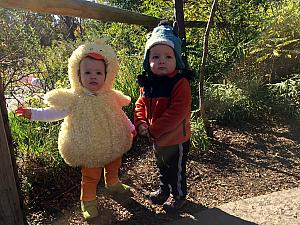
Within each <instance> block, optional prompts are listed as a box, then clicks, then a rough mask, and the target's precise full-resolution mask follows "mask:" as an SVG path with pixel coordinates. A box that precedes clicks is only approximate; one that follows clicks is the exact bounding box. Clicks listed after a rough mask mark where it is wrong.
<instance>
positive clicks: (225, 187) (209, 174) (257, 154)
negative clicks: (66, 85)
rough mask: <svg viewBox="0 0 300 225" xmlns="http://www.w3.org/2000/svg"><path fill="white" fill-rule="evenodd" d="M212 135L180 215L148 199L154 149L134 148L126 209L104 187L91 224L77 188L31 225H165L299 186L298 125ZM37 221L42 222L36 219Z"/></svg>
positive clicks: (126, 175)
mask: <svg viewBox="0 0 300 225" xmlns="http://www.w3.org/2000/svg"><path fill="white" fill-rule="evenodd" d="M214 130H215V132H214V139H213V140H211V146H210V148H209V149H208V150H206V151H201V150H199V151H197V152H196V151H194V152H191V154H190V156H189V158H190V159H189V163H188V170H187V174H188V189H189V194H188V203H187V205H186V207H185V208H184V209H183V210H182V211H181V212H180V213H179V214H177V215H166V214H165V213H164V212H163V210H162V208H161V207H159V206H154V205H151V204H149V202H148V201H147V200H146V197H145V196H146V195H147V193H149V192H150V191H152V190H155V189H156V187H157V184H158V176H157V171H156V168H155V160H154V156H153V152H152V150H151V148H150V147H149V148H142V147H141V146H139V145H138V144H137V143H136V146H135V150H133V151H131V152H130V153H129V154H128V155H127V157H126V159H125V161H124V167H123V170H122V171H121V178H122V180H123V181H124V182H125V183H127V184H129V185H131V186H132V187H133V188H134V197H133V199H132V201H131V202H129V203H127V204H125V205H124V204H122V203H120V201H118V200H117V201H116V200H113V199H112V198H111V197H110V196H109V195H108V194H106V193H105V190H104V188H103V184H100V185H99V190H98V196H99V198H98V201H99V209H100V216H99V218H96V219H95V220H94V221H91V222H89V223H88V222H86V221H84V219H83V218H82V217H81V215H80V210H79V203H78V199H77V198H78V196H79V186H74V187H73V189H72V190H70V191H66V193H64V194H60V196H59V198H56V201H55V202H53V203H51V204H52V205H55V207H54V208H55V210H53V207H52V209H51V210H52V211H54V212H51V210H49V208H44V212H43V213H41V212H37V211H34V210H32V211H31V214H30V216H31V221H32V224H54V225H60V224H61V225H66V224H98V225H100V224H103V225H104V224H105V225H110V224H126V225H133V224H136V225H137V224H149V225H154V224H162V223H165V222H170V221H174V220H177V219H179V218H183V217H190V216H191V214H192V213H195V212H197V211H200V210H203V209H206V208H211V207H215V206H217V205H220V204H223V203H227V202H232V201H236V200H240V199H245V198H249V197H254V196H259V195H263V194H267V193H272V192H275V191H279V190H287V189H291V188H294V187H300V126H299V124H296V123H295V122H284V123H282V124H280V123H272V124H271V125H268V126H260V127H257V126H252V125H245V126H244V127H243V128H239V129H237V128H229V127H225V126H216V127H215V128H214ZM79 179H80V178H79V177H78V180H77V181H76V182H77V184H79V182H80V181H79ZM68 199H69V201H68ZM71 200H72V201H71ZM40 201H42V199H40ZM45 205H46V204H45ZM51 215H52V216H51ZM34 216H36V218H39V219H36V220H34V219H32V218H34ZM51 218H52V219H51ZM50 220H52V222H50ZM53 220H54V221H53Z"/></svg>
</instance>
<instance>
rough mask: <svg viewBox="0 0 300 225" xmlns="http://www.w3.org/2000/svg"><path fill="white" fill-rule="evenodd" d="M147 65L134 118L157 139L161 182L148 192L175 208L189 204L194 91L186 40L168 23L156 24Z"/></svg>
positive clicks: (141, 130)
mask: <svg viewBox="0 0 300 225" xmlns="http://www.w3.org/2000/svg"><path fill="white" fill-rule="evenodd" d="M143 68H144V72H143V74H142V75H139V76H138V83H139V86H140V96H139V98H138V100H137V102H136V104H135V113H134V117H135V118H134V123H135V127H136V130H137V131H138V134H139V135H142V136H147V137H149V138H150V139H151V140H152V142H153V148H154V151H155V157H156V164H157V167H158V169H159V174H160V175H159V179H160V185H159V188H158V190H157V191H155V192H152V193H151V194H150V196H149V198H150V200H151V202H152V203H153V204H160V205H163V208H164V210H165V211H166V212H174V211H177V210H178V209H180V208H181V207H182V206H183V205H184V203H185V199H186V195H187V184H186V163H187V154H188V151H189V146H190V137H191V127H190V114H191V103H192V97H191V89H190V83H189V80H190V78H191V73H190V72H188V71H187V70H186V69H185V65H184V63H183V60H182V57H181V40H180V38H178V36H177V34H176V32H174V31H173V28H172V27H171V26H170V25H168V24H167V23H165V22H163V23H160V24H159V25H158V26H157V27H156V28H154V30H153V32H152V34H151V36H150V38H149V39H148V41H147V43H146V47H145V55H144V62H143Z"/></svg>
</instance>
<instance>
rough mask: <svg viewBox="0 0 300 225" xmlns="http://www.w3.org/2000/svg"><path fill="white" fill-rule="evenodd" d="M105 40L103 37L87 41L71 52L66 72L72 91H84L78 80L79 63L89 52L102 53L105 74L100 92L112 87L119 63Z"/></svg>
mask: <svg viewBox="0 0 300 225" xmlns="http://www.w3.org/2000/svg"><path fill="white" fill-rule="evenodd" d="M105 41H106V40H105V39H99V40H96V41H94V42H88V43H86V44H84V45H80V46H79V47H78V48H77V49H76V50H75V51H74V52H73V53H72V55H71V57H70V59H69V64H68V74H69V80H70V83H71V89H72V91H74V93H80V92H82V91H85V89H84V88H83V87H82V85H81V83H80V81H79V65H80V62H81V60H82V59H83V58H84V57H86V56H87V55H88V54H89V53H91V52H95V53H98V54H100V55H102V56H103V57H104V60H105V65H106V72H107V74H106V80H105V83H104V86H103V87H102V88H101V92H104V91H107V90H111V89H112V87H113V83H114V80H115V78H116V75H117V74H118V71H119V63H118V59H117V55H116V54H115V52H114V51H113V49H112V48H111V46H109V45H107V44H105Z"/></svg>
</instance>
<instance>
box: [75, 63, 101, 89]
mask: <svg viewBox="0 0 300 225" xmlns="http://www.w3.org/2000/svg"><path fill="white" fill-rule="evenodd" d="M80 81H81V84H82V86H83V87H85V88H87V89H88V90H89V91H91V92H92V93H96V92H97V91H99V90H100V89H101V88H102V86H103V84H104V82H105V63H104V61H103V60H96V59H92V58H90V57H86V58H84V59H82V60H81V62H80Z"/></svg>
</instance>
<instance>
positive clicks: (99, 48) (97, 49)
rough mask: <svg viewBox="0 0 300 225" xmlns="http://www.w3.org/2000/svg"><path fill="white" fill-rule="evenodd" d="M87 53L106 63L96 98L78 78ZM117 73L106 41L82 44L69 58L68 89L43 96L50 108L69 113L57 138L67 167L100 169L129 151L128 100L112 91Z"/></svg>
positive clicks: (118, 92)
mask: <svg viewBox="0 0 300 225" xmlns="http://www.w3.org/2000/svg"><path fill="white" fill-rule="evenodd" d="M89 53H98V54H100V55H101V56H103V57H104V61H105V64H106V72H107V74H106V80H105V82H104V85H103V87H102V88H101V90H100V91H98V92H97V94H96V95H95V94H92V93H91V92H90V91H88V90H87V89H86V88H84V87H83V86H82V85H81V83H80V79H79V75H78V74H79V65H80V62H81V60H82V59H83V58H84V57H86V56H87V54H89ZM118 70H119V65H118V60H117V56H116V54H115V53H114V51H113V49H112V48H111V47H110V46H109V45H107V44H106V43H105V39H99V40H97V41H94V42H90V43H87V44H84V45H81V46H79V47H78V48H77V49H76V50H75V51H74V52H73V53H72V55H71V57H70V59H69V64H68V75H69V80H70V83H71V89H56V90H52V91H50V92H48V93H47V94H46V95H45V103H46V104H48V105H49V106H50V107H51V108H55V109H57V110H68V111H70V113H69V115H68V116H67V117H65V118H64V121H63V123H62V125H61V130H60V133H59V137H58V148H59V151H60V153H61V156H62V157H63V159H64V160H65V162H66V163H67V164H69V165H71V166H83V167H103V166H104V165H106V164H107V163H109V162H111V161H113V160H114V159H116V158H118V157H121V156H122V155H123V154H124V153H125V152H127V151H128V150H129V149H130V147H131V143H132V135H131V130H130V127H129V126H128V119H127V116H126V115H125V113H124V112H123V110H122V107H123V106H126V105H128V104H129V103H130V97H128V96H125V95H124V94H122V93H121V92H120V91H117V90H114V89H113V82H114V80H115V78H116V75H117V73H118Z"/></svg>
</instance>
